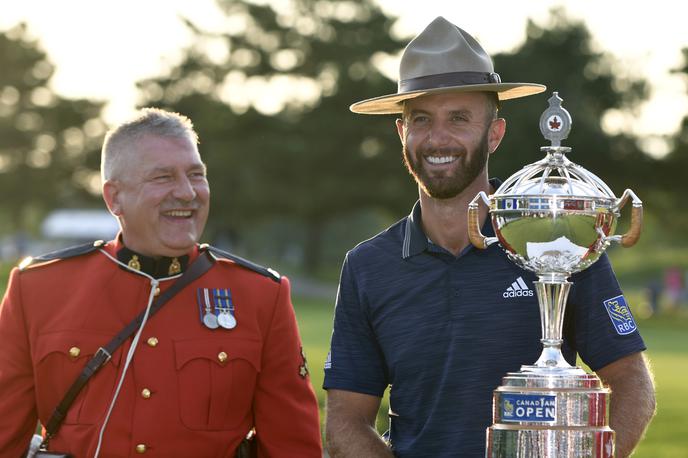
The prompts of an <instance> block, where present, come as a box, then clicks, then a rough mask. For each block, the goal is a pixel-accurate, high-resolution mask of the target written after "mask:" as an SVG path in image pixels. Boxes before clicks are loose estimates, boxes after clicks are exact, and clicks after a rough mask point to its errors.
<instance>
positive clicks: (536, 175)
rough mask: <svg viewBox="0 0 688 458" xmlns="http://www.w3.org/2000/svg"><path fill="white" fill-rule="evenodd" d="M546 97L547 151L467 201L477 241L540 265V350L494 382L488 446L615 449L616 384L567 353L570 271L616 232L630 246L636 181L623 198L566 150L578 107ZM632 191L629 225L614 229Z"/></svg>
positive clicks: (517, 451)
mask: <svg viewBox="0 0 688 458" xmlns="http://www.w3.org/2000/svg"><path fill="white" fill-rule="evenodd" d="M548 102H549V107H548V108H547V109H546V110H545V111H544V113H543V114H542V116H541V117H540V131H541V132H542V134H543V135H544V137H545V138H546V139H547V140H549V141H550V143H551V145H550V146H544V147H542V148H541V151H543V152H544V153H546V156H545V158H544V159H542V160H540V161H537V162H535V163H533V164H530V165H527V166H525V167H524V168H523V169H521V170H520V171H518V172H517V173H515V174H514V175H512V176H511V177H509V178H508V179H507V180H506V181H504V183H503V184H502V185H501V186H500V187H499V189H497V190H496V191H495V193H494V194H493V195H491V196H487V195H486V194H485V193H484V192H481V193H479V194H478V195H477V196H476V197H475V198H474V199H473V201H472V202H471V204H470V205H469V208H468V223H469V224H468V233H469V238H470V240H471V243H473V245H475V246H476V247H478V248H487V247H488V246H489V245H491V244H493V243H497V242H498V243H499V244H500V246H501V247H502V248H503V249H504V251H505V252H506V254H507V255H508V257H509V258H510V259H511V260H512V261H513V262H515V263H516V264H518V265H519V266H521V267H522V268H524V269H527V270H530V271H532V272H535V273H536V274H537V276H538V281H536V282H534V283H535V287H536V292H537V297H538V303H539V307H540V321H541V329H542V339H541V342H542V345H543V351H542V354H541V356H540V358H539V359H538V360H537V361H535V362H534V363H533V364H531V365H524V366H522V367H521V370H520V371H518V372H510V373H508V374H507V375H506V376H505V377H504V378H503V380H502V386H500V387H498V388H497V389H495V391H494V396H493V424H492V426H490V427H489V428H488V430H487V447H486V456H487V457H490V458H493V457H495V458H496V457H559V456H564V457H569V456H570V457H579V456H581V457H605V458H606V457H612V456H613V455H614V431H612V429H611V428H610V427H609V415H608V406H609V396H610V390H609V389H608V388H606V387H604V386H603V384H602V382H601V381H600V379H599V377H597V375H595V374H591V373H587V372H585V371H584V370H583V369H581V368H579V367H573V366H571V365H570V364H569V363H568V362H567V361H566V360H565V359H564V357H563V355H562V353H561V345H562V343H563V339H562V327H563V323H564V312H565V307H566V300H567V297H568V293H569V289H570V287H571V283H570V282H569V281H568V278H569V277H570V276H571V274H573V273H576V272H579V271H581V270H583V269H586V268H587V267H589V266H590V265H592V264H593V263H594V262H595V261H597V260H598V259H599V257H600V256H601V255H602V253H604V251H605V249H606V248H607V247H608V246H609V245H610V243H612V242H618V243H621V245H622V246H624V247H630V246H633V245H634V244H635V243H636V242H637V241H638V239H639V238H640V232H641V229H642V216H643V207H642V202H641V201H640V199H638V197H637V196H636V195H635V193H633V191H631V190H630V189H627V190H626V191H624V193H623V195H622V196H621V198H616V196H615V195H614V193H613V192H612V191H611V190H610V189H609V188H608V187H607V185H606V184H605V183H604V182H603V181H602V180H601V179H600V178H598V177H597V176H595V175H594V174H592V173H590V172H589V171H587V170H586V169H584V168H583V167H581V166H579V165H577V164H575V163H573V162H571V161H570V160H569V159H568V158H567V157H566V153H569V152H570V151H571V148H569V147H565V146H561V141H562V140H564V139H566V138H567V136H568V134H569V132H570V131H571V125H572V120H571V116H570V115H569V113H568V112H567V111H566V110H565V109H564V108H563V107H562V106H561V102H562V99H561V98H559V96H558V94H557V93H556V92H554V94H553V95H552V97H551V98H550V99H549V100H548ZM480 200H482V201H483V202H485V204H486V205H487V206H488V207H489V214H490V219H491V221H492V225H493V227H494V231H495V234H496V237H485V236H484V235H482V233H481V232H480V216H479V201H480ZM629 201H630V202H631V203H632V212H631V224H630V228H629V230H628V232H626V233H625V234H624V235H614V231H615V229H616V223H617V220H618V218H619V215H620V212H621V209H622V208H623V207H624V205H625V204H626V203H627V202H629Z"/></svg>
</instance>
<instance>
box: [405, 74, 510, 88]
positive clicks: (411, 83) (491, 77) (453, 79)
mask: <svg viewBox="0 0 688 458" xmlns="http://www.w3.org/2000/svg"><path fill="white" fill-rule="evenodd" d="M500 82H501V78H500V77H499V75H498V74H497V73H494V72H492V73H489V72H451V73H439V74H437V75H426V76H419V77H416V78H409V79H405V80H401V81H400V82H399V93H402V92H411V91H420V90H425V89H438V88H441V87H453V86H467V85H471V84H495V83H500Z"/></svg>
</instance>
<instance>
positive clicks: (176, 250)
mask: <svg viewBox="0 0 688 458" xmlns="http://www.w3.org/2000/svg"><path fill="white" fill-rule="evenodd" d="M196 145H197V136H196V133H195V132H194V130H193V127H192V125H191V122H190V121H189V120H188V119H187V118H185V117H183V116H180V115H177V114H175V113H169V112H165V111H162V110H156V109H146V110H143V111H142V113H141V115H140V116H139V117H137V118H136V119H135V120H133V121H131V122H128V123H125V124H122V125H121V126H119V127H117V128H116V129H114V130H113V131H111V132H109V133H108V136H107V137H106V140H105V144H104V146H103V157H102V165H101V171H102V177H103V183H104V184H103V196H104V199H105V202H106V204H107V206H108V208H109V210H110V211H111V212H112V214H113V215H115V216H116V217H117V218H118V220H119V222H120V227H121V232H120V234H119V235H118V237H117V238H116V239H115V240H113V241H110V242H107V243H102V242H96V243H94V244H89V245H87V246H80V247H74V248H70V249H67V250H62V251H60V252H55V253H51V254H49V255H44V256H39V257H37V258H35V259H33V260H29V261H26V262H24V263H22V265H21V266H20V268H18V269H15V270H14V271H13V272H12V275H11V278H10V282H9V287H8V289H7V293H6V295H5V298H4V299H3V302H2V305H1V306H0V348H2V351H0V393H1V396H0V456H2V457H5V456H7V457H18V456H20V455H21V454H22V453H24V451H25V450H26V448H27V445H28V443H29V439H30V437H31V434H32V433H33V431H34V429H35V426H36V421H37V420H39V421H40V422H41V423H42V424H44V425H45V424H46V423H47V421H48V419H49V418H50V416H51V414H52V413H53V410H54V409H55V407H56V405H57V404H58V403H59V402H60V400H61V399H62V397H63V396H64V394H65V392H66V391H67V389H68V388H69V386H70V385H71V384H72V382H73V381H74V379H75V378H76V376H77V375H78V374H79V373H80V372H81V370H82V369H83V367H84V364H85V363H86V361H88V359H89V358H90V357H91V356H92V355H93V354H94V353H95V352H96V351H97V350H98V348H99V347H101V346H104V345H105V344H106V343H107V342H108V341H109V340H110V339H111V338H112V337H114V336H115V335H116V334H117V333H118V332H119V331H120V330H121V329H122V328H123V327H124V326H126V325H127V324H128V323H129V322H130V321H132V320H133V319H134V318H135V317H136V316H137V315H138V314H139V313H141V312H142V311H143V310H145V309H146V307H147V306H149V305H150V303H151V302H152V301H153V300H154V299H155V297H157V296H158V295H159V294H160V293H161V292H164V291H165V290H166V289H167V288H169V287H170V285H171V284H172V283H174V280H175V279H176V278H177V277H179V275H180V274H181V273H183V272H184V271H185V270H186V268H187V266H189V265H190V263H192V262H193V261H194V260H195V259H196V258H198V257H199V256H201V255H205V254H204V251H206V250H209V251H210V252H211V253H212V255H213V259H215V262H214V263H213V265H212V267H211V268H210V270H208V271H207V272H206V273H205V274H203V275H202V276H201V277H199V278H197V279H196V280H194V281H193V282H192V283H191V284H190V285H188V286H186V287H185V288H184V289H182V290H181V291H180V292H179V293H177V294H176V295H175V296H174V297H173V298H172V299H171V300H170V301H169V302H168V303H167V304H166V305H165V306H164V307H163V308H162V309H161V310H160V312H159V313H158V314H156V315H155V316H152V317H151V318H150V320H149V321H147V322H144V326H143V329H142V330H141V332H140V339H138V345H135V346H134V348H133V349H132V345H133V344H132V342H134V341H135V340H136V339H129V340H128V341H126V342H125V343H124V344H123V345H122V346H121V347H120V348H119V349H118V350H117V351H116V352H115V353H114V354H113V355H112V358H111V359H110V360H109V361H108V362H107V363H106V364H105V366H104V367H103V368H102V369H101V370H100V371H99V372H98V373H97V374H96V375H95V376H94V377H92V378H91V379H90V380H89V381H88V383H87V385H86V387H85V388H84V390H83V391H81V393H80V394H79V396H78V397H77V398H76V399H75V401H74V403H73V404H72V405H71V407H70V409H69V410H68V412H67V415H66V417H65V419H64V421H63V422H62V424H61V427H60V429H59V430H58V432H57V434H56V435H55V436H54V437H53V438H52V439H51V440H50V447H49V448H50V450H57V451H60V452H65V453H70V454H72V455H73V456H74V457H75V458H81V457H93V456H99V457H103V458H105V457H129V456H142V455H143V456H155V457H233V456H234V455H235V453H236V450H237V447H238V446H239V444H240V443H241V441H242V440H243V438H244V437H245V436H246V435H247V433H248V432H249V431H250V430H251V429H252V428H255V430H256V437H257V439H256V442H255V446H256V448H257V453H258V456H265V457H268V456H271V457H272V456H278V457H321V456H322V451H321V444H320V432H319V426H318V407H317V401H316V399H315V395H314V393H313V390H312V388H311V385H310V382H309V379H308V371H307V368H306V362H305V357H304V355H303V351H302V349H301V342H300V338H299V335H298V329H297V325H296V319H295V316H294V311H293V308H292V305H291V300H290V292H289V281H288V280H287V279H286V278H284V277H280V276H279V275H278V274H276V273H275V272H274V271H272V270H270V269H266V268H263V267H260V266H257V265H255V264H253V263H250V262H248V261H245V260H243V259H241V258H237V257H235V256H232V255H230V254H229V253H225V252H222V251H220V250H217V249H215V248H213V247H208V246H207V245H200V246H199V245H198V244H197V242H198V240H199V238H200V236H201V234H202V232H203V228H204V226H205V223H206V219H207V216H208V207H209V197H210V191H209V186H208V181H207V179H206V170H205V165H204V164H203V162H202V161H201V158H200V155H199V153H198V149H197V146H196ZM127 356H129V359H130V361H127ZM120 384H121V387H119V385H120Z"/></svg>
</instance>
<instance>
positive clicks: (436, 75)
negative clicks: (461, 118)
mask: <svg viewBox="0 0 688 458" xmlns="http://www.w3.org/2000/svg"><path fill="white" fill-rule="evenodd" d="M545 89H547V88H546V87H545V86H543V85H542V84H535V83H503V82H502V81H501V78H500V76H499V75H498V74H497V73H495V71H494V64H493V63H492V59H491V58H490V56H489V55H488V54H487V52H485V50H484V49H483V48H482V46H480V44H479V43H478V42H477V41H476V40H475V38H473V37H472V36H471V35H470V34H469V33H467V32H466V31H464V30H463V29H461V28H459V27H457V26H455V25H454V24H452V23H451V22H449V21H448V20H446V19H445V18H443V17H441V16H440V17H437V18H436V19H435V20H434V21H432V22H431V23H430V24H429V25H428V26H427V27H426V28H425V30H423V31H422V32H421V33H420V34H419V35H418V36H417V37H416V38H414V39H413V40H411V42H410V43H409V44H408V45H407V46H406V49H404V53H403V54H402V56H401V63H400V64H399V84H398V90H397V93H396V94H388V95H383V96H380V97H375V98H372V99H366V100H362V101H360V102H356V103H354V104H353V105H351V107H350V109H351V111H353V112H354V113H362V114H394V113H401V112H402V111H403V109H404V107H403V103H402V102H404V101H405V100H408V99H413V98H416V97H421V96H424V95H430V94H437V93H442V92H478V91H484V92H495V93H497V96H498V97H499V100H508V99H515V98H519V97H525V96H528V95H533V94H538V93H540V92H543V91H544V90H545Z"/></svg>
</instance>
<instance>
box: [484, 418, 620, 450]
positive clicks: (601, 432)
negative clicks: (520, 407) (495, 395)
mask: <svg viewBox="0 0 688 458" xmlns="http://www.w3.org/2000/svg"><path fill="white" fill-rule="evenodd" d="M487 443H488V446H487V447H488V448H487V452H486V454H485V456H486V457H489V458H496V457H519V458H521V457H523V458H525V457H528V458H533V457H539V458H555V457H557V458H558V457H567V458H569V457H570V458H580V457H585V458H593V457H594V458H612V457H613V456H614V431H612V430H611V429H610V428H609V427H608V426H607V427H602V428H583V429H572V428H566V429H527V428H524V427H518V428H512V427H509V426H508V425H495V426H491V427H490V428H488V430H487Z"/></svg>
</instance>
